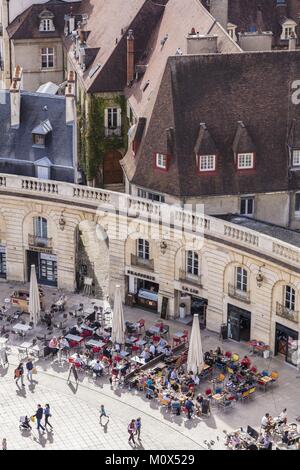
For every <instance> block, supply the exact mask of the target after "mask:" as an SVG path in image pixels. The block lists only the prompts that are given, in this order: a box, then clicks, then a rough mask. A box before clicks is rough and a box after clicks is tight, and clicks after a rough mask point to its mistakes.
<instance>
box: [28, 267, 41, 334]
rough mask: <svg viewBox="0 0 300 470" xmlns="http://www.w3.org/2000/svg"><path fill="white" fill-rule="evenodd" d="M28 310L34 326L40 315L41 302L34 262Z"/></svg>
mask: <svg viewBox="0 0 300 470" xmlns="http://www.w3.org/2000/svg"><path fill="white" fill-rule="evenodd" d="M28 310H29V314H30V321H32V322H33V324H34V326H36V325H37V322H38V320H39V317H40V311H41V303H40V293H39V288H38V283H37V279H36V272H35V265H34V264H32V265H31V272H30V288H29V307H28Z"/></svg>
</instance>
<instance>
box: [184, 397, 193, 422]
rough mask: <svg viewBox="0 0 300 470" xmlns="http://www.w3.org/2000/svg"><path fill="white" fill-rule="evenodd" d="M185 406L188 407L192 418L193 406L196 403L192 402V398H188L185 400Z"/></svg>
mask: <svg viewBox="0 0 300 470" xmlns="http://www.w3.org/2000/svg"><path fill="white" fill-rule="evenodd" d="M184 406H185V407H186V409H187V415H188V419H191V417H192V413H193V408H194V403H193V402H192V400H190V399H189V398H188V399H187V400H186V401H185V404H184Z"/></svg>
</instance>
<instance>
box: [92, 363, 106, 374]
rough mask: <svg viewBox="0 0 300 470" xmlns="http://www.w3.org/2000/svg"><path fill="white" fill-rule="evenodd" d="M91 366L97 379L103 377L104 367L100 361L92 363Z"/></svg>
mask: <svg viewBox="0 0 300 470" xmlns="http://www.w3.org/2000/svg"><path fill="white" fill-rule="evenodd" d="M91 366H92V371H93V372H94V374H96V376H97V377H101V375H103V370H104V367H103V365H102V364H101V362H100V361H99V360H97V361H95V360H94V361H92V362H91Z"/></svg>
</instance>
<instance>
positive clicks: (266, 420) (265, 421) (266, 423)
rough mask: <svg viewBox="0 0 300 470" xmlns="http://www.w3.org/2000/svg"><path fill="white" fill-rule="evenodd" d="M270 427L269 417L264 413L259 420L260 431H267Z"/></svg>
mask: <svg viewBox="0 0 300 470" xmlns="http://www.w3.org/2000/svg"><path fill="white" fill-rule="evenodd" d="M269 425H270V415H269V413H266V414H265V416H263V418H262V420H261V427H262V429H267V428H268V427H269Z"/></svg>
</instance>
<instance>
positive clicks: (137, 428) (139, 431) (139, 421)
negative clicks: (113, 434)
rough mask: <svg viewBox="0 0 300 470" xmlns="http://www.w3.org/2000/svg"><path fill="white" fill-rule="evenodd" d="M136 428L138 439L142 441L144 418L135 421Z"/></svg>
mask: <svg viewBox="0 0 300 470" xmlns="http://www.w3.org/2000/svg"><path fill="white" fill-rule="evenodd" d="M135 428H136V432H135V435H136V436H137V438H138V440H139V441H141V429H142V419H141V418H137V420H136V422H135Z"/></svg>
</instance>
